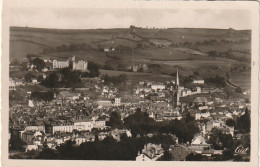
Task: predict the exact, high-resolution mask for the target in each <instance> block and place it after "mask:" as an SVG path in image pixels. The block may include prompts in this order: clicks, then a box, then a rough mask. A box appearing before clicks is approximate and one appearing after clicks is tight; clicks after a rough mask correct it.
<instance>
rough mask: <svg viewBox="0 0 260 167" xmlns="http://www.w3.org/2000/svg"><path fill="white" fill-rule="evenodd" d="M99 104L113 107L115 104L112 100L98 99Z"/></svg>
mask: <svg viewBox="0 0 260 167" xmlns="http://www.w3.org/2000/svg"><path fill="white" fill-rule="evenodd" d="M97 104H98V106H100V107H112V106H113V104H112V102H111V101H110V100H98V101H97Z"/></svg>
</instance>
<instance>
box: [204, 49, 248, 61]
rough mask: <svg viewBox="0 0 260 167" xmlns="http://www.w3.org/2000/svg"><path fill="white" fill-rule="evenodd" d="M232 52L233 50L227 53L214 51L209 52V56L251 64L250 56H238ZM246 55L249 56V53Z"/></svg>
mask: <svg viewBox="0 0 260 167" xmlns="http://www.w3.org/2000/svg"><path fill="white" fill-rule="evenodd" d="M232 52H233V51H232V50H228V51H225V52H218V51H216V50H213V51H209V52H208V55H209V56H210V57H224V58H228V59H233V60H238V61H241V62H251V57H250V55H248V56H246V55H244V56H237V55H235V54H234V53H232ZM243 53H244V52H243ZM245 53H246V54H249V52H245Z"/></svg>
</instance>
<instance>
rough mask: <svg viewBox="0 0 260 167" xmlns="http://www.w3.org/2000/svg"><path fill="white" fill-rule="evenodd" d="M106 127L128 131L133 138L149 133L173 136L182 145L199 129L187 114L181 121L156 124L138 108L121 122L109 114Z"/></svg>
mask: <svg viewBox="0 0 260 167" xmlns="http://www.w3.org/2000/svg"><path fill="white" fill-rule="evenodd" d="M108 125H109V126H112V127H114V128H127V129H130V130H131V133H132V135H133V136H134V137H136V136H145V135H146V134H149V133H165V134H175V135H176V136H177V137H178V139H179V142H184V143H186V142H191V140H192V139H193V138H194V136H195V134H197V133H198V132H199V127H198V126H197V124H196V122H195V119H194V117H191V116H190V115H189V114H187V115H186V117H185V118H182V119H181V120H177V119H175V120H171V121H162V122H156V121H155V120H154V119H153V118H150V117H149V114H148V113H147V112H142V111H141V109H140V108H138V109H137V111H136V112H135V113H134V114H132V115H129V116H128V117H126V118H125V119H124V120H123V122H122V121H121V118H120V116H119V115H118V114H116V113H113V115H112V114H111V118H110V122H109V124H108Z"/></svg>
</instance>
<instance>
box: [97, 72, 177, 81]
mask: <svg viewBox="0 0 260 167" xmlns="http://www.w3.org/2000/svg"><path fill="white" fill-rule="evenodd" d="M100 73H101V74H102V75H105V74H107V75H111V76H118V75H120V74H125V75H126V76H127V78H128V79H129V80H131V81H144V80H147V81H157V82H164V81H170V80H173V79H175V77H173V76H169V75H161V74H154V73H134V72H124V71H111V70H100Z"/></svg>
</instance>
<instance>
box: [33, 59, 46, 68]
mask: <svg viewBox="0 0 260 167" xmlns="http://www.w3.org/2000/svg"><path fill="white" fill-rule="evenodd" d="M32 64H33V65H35V66H36V69H37V70H38V71H42V69H43V68H44V67H45V63H44V61H43V60H42V59H39V58H36V59H33V61H32Z"/></svg>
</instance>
